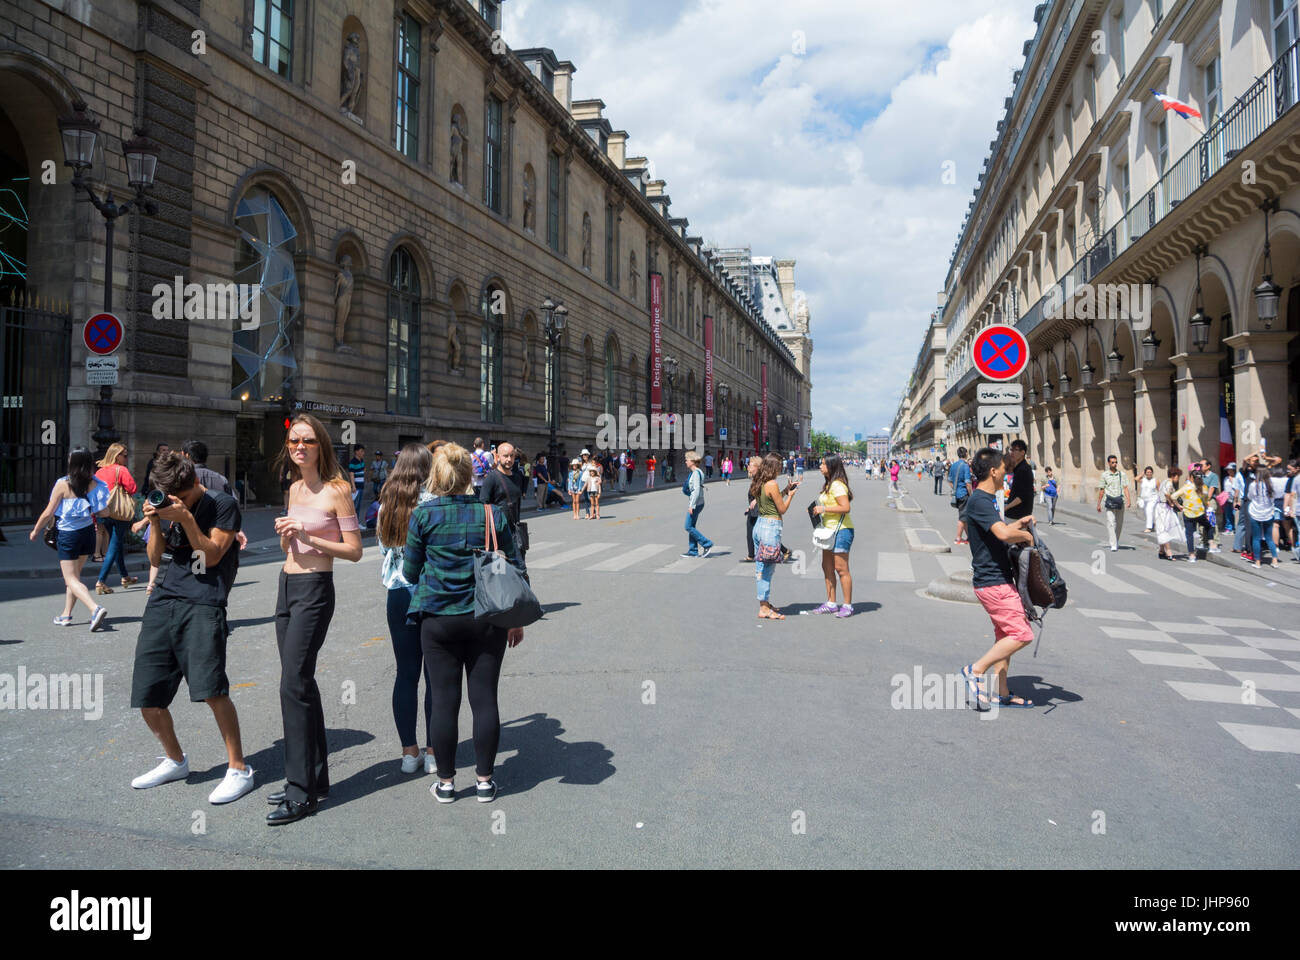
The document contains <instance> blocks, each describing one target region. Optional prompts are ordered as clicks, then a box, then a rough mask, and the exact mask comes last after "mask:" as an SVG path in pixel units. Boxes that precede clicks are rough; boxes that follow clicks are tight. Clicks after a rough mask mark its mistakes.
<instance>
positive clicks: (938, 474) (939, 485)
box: [930, 459, 944, 496]
mask: <svg viewBox="0 0 1300 960" xmlns="http://www.w3.org/2000/svg"><path fill="white" fill-rule="evenodd" d="M930 473H931V474H933V475H934V492H935V494H936V495H938V496H943V473H944V471H943V460H941V459H940V460H936V461H934V463H932V464H931V465H930Z"/></svg>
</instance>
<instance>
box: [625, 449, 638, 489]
mask: <svg viewBox="0 0 1300 960" xmlns="http://www.w3.org/2000/svg"><path fill="white" fill-rule="evenodd" d="M635 475H636V454H634V453H632V452H630V451H629V452H628V455H627V482H628V483H629V484H631V483H632V478H633V477H634V476H635Z"/></svg>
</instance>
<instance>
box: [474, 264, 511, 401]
mask: <svg viewBox="0 0 1300 960" xmlns="http://www.w3.org/2000/svg"><path fill="white" fill-rule="evenodd" d="M479 312H480V314H481V316H482V318H483V334H482V337H481V338H480V340H479V361H478V380H479V416H480V418H481V419H483V420H485V421H487V422H488V423H501V422H502V420H501V414H502V407H501V381H502V377H501V340H502V335H503V331H504V326H505V291H504V290H501V289H500V288H498V287H489V288H488V289H487V290H486V291H485V292H484V294H483V302H482V303H481V304H480V305H479Z"/></svg>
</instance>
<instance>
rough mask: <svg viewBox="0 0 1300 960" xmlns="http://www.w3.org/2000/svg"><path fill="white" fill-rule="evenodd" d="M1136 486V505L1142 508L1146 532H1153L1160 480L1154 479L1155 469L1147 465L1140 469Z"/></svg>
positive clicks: (1158, 500)
mask: <svg viewBox="0 0 1300 960" xmlns="http://www.w3.org/2000/svg"><path fill="white" fill-rule="evenodd" d="M1137 486H1138V497H1137V502H1138V506H1139V507H1141V508H1142V513H1143V516H1144V517H1145V518H1146V532H1147V533H1154V532H1155V529H1156V504H1157V503H1159V502H1160V481H1158V480H1157V479H1156V475H1155V471H1154V470H1153V469H1152V468H1151V467H1147V468H1146V469H1145V470H1143V471H1142V476H1141V478H1139V479H1138V484H1137Z"/></svg>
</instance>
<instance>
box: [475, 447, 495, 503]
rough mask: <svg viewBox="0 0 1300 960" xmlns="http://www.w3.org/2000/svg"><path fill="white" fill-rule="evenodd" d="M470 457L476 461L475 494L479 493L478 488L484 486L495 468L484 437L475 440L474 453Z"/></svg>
mask: <svg viewBox="0 0 1300 960" xmlns="http://www.w3.org/2000/svg"><path fill="white" fill-rule="evenodd" d="M470 456H471V457H472V458H473V460H474V492H475V493H478V488H479V487H481V486H483V481H484V480H485V479H487V475H488V472H489V471H490V470H491V469H492V466H493V464H492V454H491V453H489V452H488V450H487V444H486V443H484V442H483V438H482V437H475V438H474V452H473V453H472V454H471V455H470Z"/></svg>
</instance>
